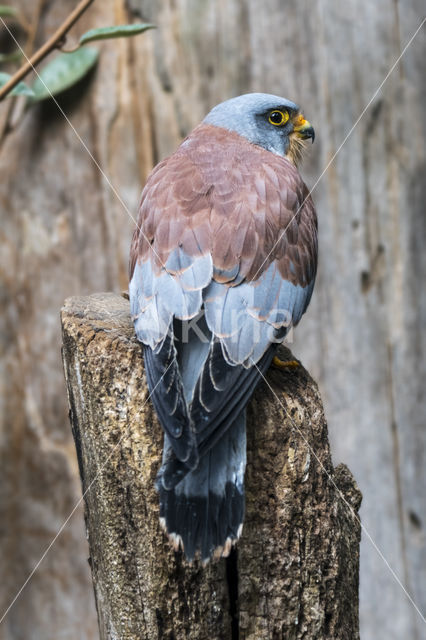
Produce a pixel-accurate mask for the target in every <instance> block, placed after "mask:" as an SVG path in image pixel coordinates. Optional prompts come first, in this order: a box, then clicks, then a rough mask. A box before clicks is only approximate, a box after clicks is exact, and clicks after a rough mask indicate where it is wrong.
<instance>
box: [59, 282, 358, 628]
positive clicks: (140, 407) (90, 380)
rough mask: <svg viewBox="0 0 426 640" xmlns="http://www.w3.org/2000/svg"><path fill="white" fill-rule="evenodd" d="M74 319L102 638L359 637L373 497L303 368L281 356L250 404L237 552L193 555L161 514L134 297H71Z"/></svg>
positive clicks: (66, 320)
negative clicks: (212, 557) (171, 538)
mask: <svg viewBox="0 0 426 640" xmlns="http://www.w3.org/2000/svg"><path fill="white" fill-rule="evenodd" d="M62 328H63V359H64V368H65V375H66V381H67V388H68V397H69V405H70V418H71V424H72V429H73V435H74V439H75V443H76V449H77V454H78V459H79V466H80V474H81V479H82V488H83V493H84V500H85V519H86V527H87V533H88V539H89V546H90V564H91V568H92V575H93V585H94V590H95V596H96V602H97V609H98V618H99V627H100V634H101V639H102V640H104V639H107V638H108V639H115V638H117V639H120V640H143V639H147V640H148V639H149V640H154V639H157V638H158V639H159V640H162V639H167V640H172V639H174V640H181V639H185V638H187V639H190V640H228V639H229V640H235V639H236V638H239V639H240V640H263V639H265V640H275V639H278V638H279V639H282V638H285V639H286V640H298V639H302V638H303V639H304V640H306V639H310V638H312V639H315V640H320V639H322V638H323V639H324V640H325V639H327V640H331V639H336V640H340V639H341V640H356V639H357V638H359V633H358V570H359V539H360V522H359V518H358V516H357V510H358V508H359V504H360V500H361V497H360V493H359V490H358V488H357V486H356V484H355V481H354V479H353V478H352V476H351V474H350V472H349V470H348V469H347V468H346V467H345V466H344V465H339V466H338V467H336V468H333V465H332V461H331V456H330V450H329V444H328V438H327V426H326V422H325V419H324V413H323V408H322V403H321V398H320V396H319V393H318V389H317V387H316V385H315V383H314V381H313V380H312V379H311V378H310V376H309V374H308V373H307V371H306V370H305V369H304V368H303V366H299V367H297V368H296V369H290V370H289V371H288V372H286V371H284V372H283V371H279V370H277V369H273V368H271V369H270V371H269V372H268V375H267V381H266V382H264V383H262V384H261V385H259V387H258V389H257V391H256V392H255V394H254V397H253V399H252V401H251V404H250V406H249V409H248V427H247V429H248V445H247V449H248V451H247V454H248V464H247V471H246V479H245V483H246V492H247V498H246V517H245V523H244V530H243V535H242V538H241V540H240V541H239V543H238V545H237V547H236V550H235V551H234V552H233V553H232V554H231V557H230V558H229V559H221V560H219V561H213V562H210V563H209V564H207V565H205V566H203V565H202V564H201V563H199V562H198V561H195V562H194V563H193V564H192V565H189V564H188V563H187V562H186V561H185V559H184V558H183V556H182V554H181V553H180V552H177V553H176V552H174V551H173V550H172V549H171V547H170V544H169V542H168V540H167V538H166V536H165V535H164V533H163V532H162V530H161V528H160V525H159V518H158V498H157V494H156V491H155V488H154V480H155V476H156V472H157V470H158V467H159V465H160V460H161V452H162V432H161V427H160V425H159V423H158V420H157V417H156V415H155V412H154V410H153V407H152V405H151V403H150V400H149V396H148V390H147V386H146V381H145V375H144V366H143V353H142V346H141V344H140V343H139V342H138V341H137V340H136V338H135V336H134V332H133V327H132V324H131V320H130V315H129V304H128V302H127V300H125V299H124V298H123V297H122V296H119V295H115V294H95V295H92V296H88V297H78V298H70V299H68V300H67V301H66V302H65V305H64V307H63V309H62ZM282 350H283V352H282V354H281V356H282V357H283V358H285V359H289V358H291V354H290V352H289V351H288V350H287V349H285V348H284V347H282Z"/></svg>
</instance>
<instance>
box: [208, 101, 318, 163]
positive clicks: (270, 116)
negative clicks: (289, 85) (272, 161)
mask: <svg viewBox="0 0 426 640" xmlns="http://www.w3.org/2000/svg"><path fill="white" fill-rule="evenodd" d="M203 122H204V123H205V124H212V125H215V126H216V127H223V128H224V129H228V130H229V131H235V132H236V133H238V134H239V135H241V136H244V138H246V139H247V140H248V141H249V142H252V143H253V144H256V145H259V146H260V147H263V148H264V149H267V150H268V151H272V152H273V153H276V154H278V155H280V156H288V157H289V158H290V159H291V160H292V161H293V162H295V164H296V163H297V160H298V159H299V157H300V151H301V149H302V148H303V141H304V140H306V139H308V138H311V140H312V142H313V141H314V138H315V132H314V129H313V127H312V126H311V124H310V122H308V120H306V119H305V118H304V116H303V115H302V114H301V112H300V108H299V106H298V105H297V104H295V103H294V102H291V101H290V100H286V99H285V98H281V97H280V96H274V95H270V94H268V93H246V94H244V95H242V96H237V97H236V98H231V99H230V100H226V101H225V102H221V103H220V104H218V105H216V106H215V107H214V108H213V109H212V110H211V111H210V113H208V114H207V116H206V117H205V118H204V120H203Z"/></svg>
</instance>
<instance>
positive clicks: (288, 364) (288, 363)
mask: <svg viewBox="0 0 426 640" xmlns="http://www.w3.org/2000/svg"><path fill="white" fill-rule="evenodd" d="M272 364H273V365H274V367H277V369H287V368H289V369H292V368H295V367H298V366H299V363H298V362H297V360H280V359H279V358H278V357H277V356H274V359H273V360H272Z"/></svg>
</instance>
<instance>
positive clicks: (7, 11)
mask: <svg viewBox="0 0 426 640" xmlns="http://www.w3.org/2000/svg"><path fill="white" fill-rule="evenodd" d="M17 14H18V10H17V9H15V7H8V6H7V5H5V4H0V18H10V17H12V16H16V15H17Z"/></svg>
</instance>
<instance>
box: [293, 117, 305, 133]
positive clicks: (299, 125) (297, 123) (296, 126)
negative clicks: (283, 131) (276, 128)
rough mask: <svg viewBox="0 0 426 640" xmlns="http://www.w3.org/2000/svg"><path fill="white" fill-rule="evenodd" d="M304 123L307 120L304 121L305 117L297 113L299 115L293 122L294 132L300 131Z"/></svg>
mask: <svg viewBox="0 0 426 640" xmlns="http://www.w3.org/2000/svg"><path fill="white" fill-rule="evenodd" d="M306 122H307V120H306V119H305V117H304V116H303V115H302V114H301V113H299V115H298V116H297V117H296V118H295V119H294V120H293V124H294V129H295V131H297V129H301V128H302V127H303V126H304V125H305V124H306Z"/></svg>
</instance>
